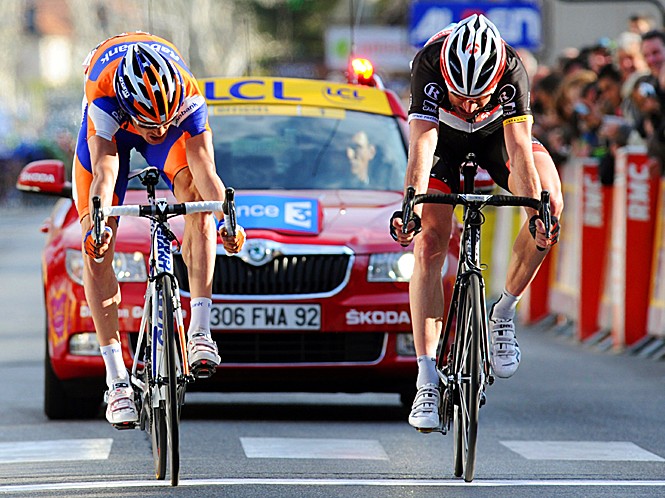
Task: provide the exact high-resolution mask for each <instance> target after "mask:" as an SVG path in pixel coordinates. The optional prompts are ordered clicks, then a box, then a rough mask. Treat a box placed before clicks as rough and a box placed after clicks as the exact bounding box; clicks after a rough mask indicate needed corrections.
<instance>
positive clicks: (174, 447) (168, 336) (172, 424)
mask: <svg viewBox="0 0 665 498" xmlns="http://www.w3.org/2000/svg"><path fill="white" fill-rule="evenodd" d="M161 296H162V298H161V302H162V306H163V308H162V317H163V325H164V336H163V337H164V366H165V368H164V372H165V373H166V378H165V379H163V380H164V392H165V396H164V415H165V418H166V433H167V444H168V460H169V474H170V475H171V486H177V485H178V477H179V473H180V410H179V404H178V398H179V397H178V370H179V369H178V368H177V366H176V358H179V355H178V353H177V349H176V348H177V346H176V338H175V337H176V336H175V326H174V321H173V320H174V316H173V315H174V313H173V307H174V303H173V287H172V285H171V278H170V277H169V276H165V277H164V278H163V279H162V289H161Z"/></svg>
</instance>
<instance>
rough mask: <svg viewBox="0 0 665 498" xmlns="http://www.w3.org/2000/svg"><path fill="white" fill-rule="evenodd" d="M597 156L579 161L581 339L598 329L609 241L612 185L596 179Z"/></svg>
mask: <svg viewBox="0 0 665 498" xmlns="http://www.w3.org/2000/svg"><path fill="white" fill-rule="evenodd" d="M598 163H599V161H598V159H594V158H585V159H584V161H583V162H582V163H581V174H582V178H581V187H582V195H581V198H580V201H581V206H580V207H581V216H580V218H581V219H580V221H581V224H582V233H581V245H580V249H581V256H580V268H579V273H578V274H579V279H580V299H579V300H578V306H579V309H578V321H577V339H578V340H580V341H585V340H587V339H589V338H590V337H591V336H593V335H594V334H595V333H596V332H598V330H599V329H600V321H599V310H600V302H601V299H602V296H603V289H604V286H605V280H606V274H605V270H606V269H607V259H608V258H607V254H608V249H609V244H610V239H609V236H610V233H611V230H610V227H611V215H612V187H606V186H603V185H601V183H600V173H599V171H598Z"/></svg>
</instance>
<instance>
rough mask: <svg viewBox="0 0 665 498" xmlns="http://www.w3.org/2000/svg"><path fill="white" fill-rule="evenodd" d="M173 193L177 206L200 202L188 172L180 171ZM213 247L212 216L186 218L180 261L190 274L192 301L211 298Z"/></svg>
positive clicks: (187, 216)
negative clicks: (181, 258) (178, 204)
mask: <svg viewBox="0 0 665 498" xmlns="http://www.w3.org/2000/svg"><path fill="white" fill-rule="evenodd" d="M173 192H174V194H175V196H176V198H177V199H178V202H190V201H200V200H202V199H201V195H200V194H199V192H198V191H197V190H196V187H195V186H194V181H193V179H192V175H191V173H190V171H189V168H185V169H183V170H181V171H180V172H179V173H178V174H177V175H176V177H175V180H174V188H173ZM216 243H217V234H216V231H215V224H214V222H213V219H212V214H211V213H195V214H188V215H186V216H185V231H184V234H183V238H182V257H183V259H184V261H185V264H186V265H187V272H188V273H189V289H190V294H191V296H192V298H197V297H207V298H210V296H211V295H212V277H213V273H214V270H215V251H216Z"/></svg>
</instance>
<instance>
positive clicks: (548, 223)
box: [536, 190, 552, 251]
mask: <svg viewBox="0 0 665 498" xmlns="http://www.w3.org/2000/svg"><path fill="white" fill-rule="evenodd" d="M538 214H539V216H540V219H541V220H543V224H544V225H545V239H547V240H550V236H551V235H552V213H551V211H550V193H549V191H547V190H543V191H542V192H541V193H540V210H539V213H538ZM536 247H537V248H538V250H539V251H544V250H545V249H546V248H545V247H539V246H536Z"/></svg>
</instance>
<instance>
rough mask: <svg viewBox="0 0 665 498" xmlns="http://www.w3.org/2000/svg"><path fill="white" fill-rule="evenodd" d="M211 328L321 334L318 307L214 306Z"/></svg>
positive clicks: (309, 305)
mask: <svg viewBox="0 0 665 498" xmlns="http://www.w3.org/2000/svg"><path fill="white" fill-rule="evenodd" d="M210 328H212V329H240V330H279V329H295V330H320V329H321V306H320V305H318V304H213V305H212V309H211V310H210Z"/></svg>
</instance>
